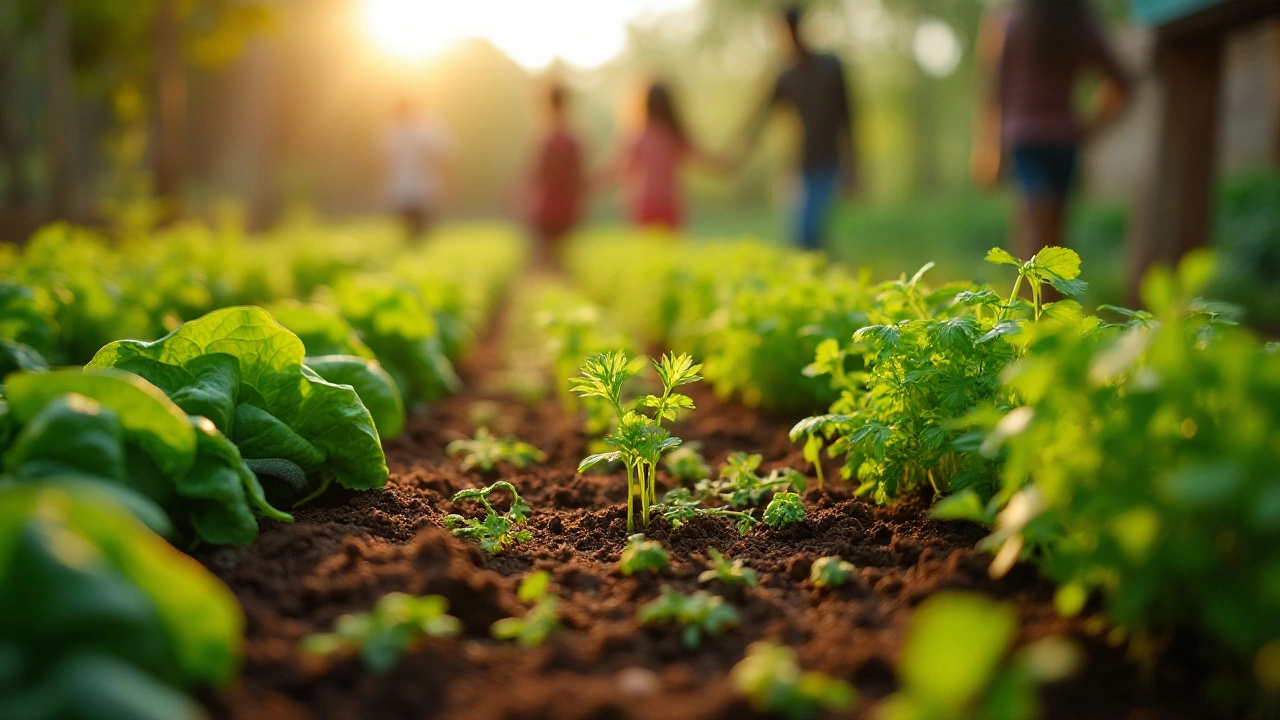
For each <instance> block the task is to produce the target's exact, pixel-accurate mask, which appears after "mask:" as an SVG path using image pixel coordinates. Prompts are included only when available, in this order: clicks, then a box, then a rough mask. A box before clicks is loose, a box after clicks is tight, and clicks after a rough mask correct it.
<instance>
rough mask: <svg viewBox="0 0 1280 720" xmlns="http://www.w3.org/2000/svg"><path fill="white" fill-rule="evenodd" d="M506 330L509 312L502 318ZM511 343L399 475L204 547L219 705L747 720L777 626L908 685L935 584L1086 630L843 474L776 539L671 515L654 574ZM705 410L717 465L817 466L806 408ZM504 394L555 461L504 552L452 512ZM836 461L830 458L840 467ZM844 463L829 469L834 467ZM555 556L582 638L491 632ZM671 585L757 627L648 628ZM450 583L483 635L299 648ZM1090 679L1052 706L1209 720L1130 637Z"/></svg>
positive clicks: (572, 624)
mask: <svg viewBox="0 0 1280 720" xmlns="http://www.w3.org/2000/svg"><path fill="white" fill-rule="evenodd" d="M499 326H500V325H499ZM501 342H502V338H501V337H500V336H499V335H498V334H494V335H492V336H490V337H488V338H486V339H484V340H483V341H482V342H481V343H480V344H479V345H478V347H477V348H476V349H475V351H474V352H473V353H472V355H471V357H470V358H469V359H468V360H467V362H466V363H464V365H463V367H462V368H461V370H462V374H463V376H464V378H465V379H466V381H467V385H466V387H467V389H466V390H465V391H464V392H463V393H461V394H460V395H458V396H456V397H453V398H449V399H447V400H444V401H442V402H439V403H437V404H436V405H434V406H432V407H431V409H430V411H429V412H428V413H427V414H425V415H422V416H419V417H416V418H414V419H413V420H412V421H411V422H410V425H409V430H408V431H407V432H406V433H405V436H404V437H402V438H400V439H398V440H396V441H394V442H391V443H389V444H388V448H387V457H388V463H389V465H390V467H391V472H392V476H391V483H390V484H389V485H388V486H387V487H386V488H384V489H382V490H378V491H373V492H368V493H363V494H358V495H352V496H349V497H345V498H337V499H334V500H333V501H331V503H330V505H329V506H328V507H317V508H311V509H307V510H303V511H301V512H299V513H297V522H296V523H293V524H291V525H283V524H276V523H270V522H268V523H266V525H265V527H264V528H263V532H262V536H261V538H260V539H259V540H258V541H257V542H255V543H254V544H253V545H251V546H248V547H241V548H234V547H227V548H220V549H215V550H212V551H208V552H205V553H203V554H201V555H200V556H199V559H200V560H201V561H202V562H204V563H205V564H206V565H207V566H208V567H209V568H210V569H212V570H213V571H214V572H215V573H217V574H218V575H219V576H220V577H222V578H223V579H224V580H225V581H226V582H227V583H228V584H229V585H230V586H231V588H232V589H233V590H234V591H235V593H236V595H237V596H238V597H239V599H240V602H241V603H242V605H243V607H244V610H245V614H246V616H247V618H248V639H247V645H246V661H245V665H244V669H243V673H242V677H241V679H240V680H239V681H238V683H237V684H236V685H235V686H234V687H233V688H232V689H231V690H230V691H229V692H227V693H225V694H223V695H222V696H220V697H217V698H211V699H210V700H209V704H210V707H211V709H212V710H213V712H214V714H215V715H217V716H221V717H231V718H271V719H273V720H287V719H289V718H335V719H336V718H343V719H352V718H433V717H441V718H468V719H470V718H476V719H483V718H530V719H532V718H548V719H550V718H556V719H564V720H568V719H571V718H655V719H657V718H661V719H662V720H677V719H679V718H723V719H724V720H729V719H730V718H744V717H752V716H753V715H752V713H751V711H750V708H749V707H748V706H747V705H746V704H745V703H744V702H743V701H741V700H739V699H737V698H736V697H735V695H734V694H733V692H732V688H731V687H730V685H729V681H728V676H727V673H728V670H729V669H730V668H731V667H732V666H733V665H734V664H735V663H736V662H737V661H738V660H740V659H741V658H742V655H743V652H744V650H745V648H746V646H747V645H748V644H750V643H751V642H753V641H755V640H758V639H763V638H770V639H774V640H778V641H781V642H785V643H786V644H789V645H791V646H793V647H795V648H796V649H797V652H798V655H799V660H800V662H801V664H802V665H803V666H804V667H805V668H806V669H816V670H821V671H824V672H827V673H830V674H832V675H834V676H837V677H841V678H846V679H848V680H850V681H852V682H854V683H855V684H856V685H857V687H858V690H859V693H860V695H861V697H862V699H863V702H862V703H861V704H860V706H859V709H858V711H856V712H855V713H854V716H857V717H866V716H867V712H866V710H867V709H868V708H869V707H870V705H871V702H870V701H872V700H875V699H877V698H880V697H882V696H884V695H886V694H888V693H889V692H891V691H892V690H893V689H894V685H895V681H894V670H893V668H894V667H895V663H896V656H897V648H898V647H899V645H900V644H901V635H902V631H903V628H904V627H905V624H906V622H907V621H908V620H909V619H910V615H911V610H912V608H913V607H914V605H915V604H917V603H918V602H919V601H920V600H921V599H923V598H924V597H926V596H927V595H929V594H930V593H932V592H935V591H938V590H942V589H948V588H954V589H967V590H978V591H982V592H985V593H988V594H990V595H992V596H995V597H998V598H1001V599H1005V600H1007V601H1010V602H1012V603H1014V604H1016V605H1017V607H1018V609H1019V610H1020V612H1021V614H1022V617H1023V620H1024V625H1023V628H1022V632H1021V635H1020V641H1024V642H1025V641H1031V640H1035V639H1038V638H1040V637H1044V636H1046V635H1049V634H1052V633H1057V632H1078V631H1079V630H1080V624H1079V623H1069V622H1066V621H1063V620H1061V619H1059V618H1057V616H1056V615H1055V613H1054V611H1053V607H1052V597H1053V596H1052V587H1051V586H1050V585H1049V584H1047V583H1045V582H1043V581H1040V580H1038V579H1037V577H1036V576H1035V573H1034V571H1033V570H1031V569H1030V568H1025V567H1019V568H1016V569H1015V571H1014V572H1013V573H1012V574H1011V575H1010V576H1009V577H1007V578H1005V579H1004V580H1002V581H1000V582H998V583H997V582H994V581H991V580H990V579H988V577H987V572H986V568H987V562H988V559H987V558H986V557H985V556H984V555H982V554H979V553H977V552H975V551H973V550H972V549H971V548H972V547H973V545H974V543H975V542H976V541H977V540H979V539H980V538H981V537H982V536H983V535H984V531H983V529H982V528H979V527H977V526H973V525H968V524H965V523H940V522H935V521H931V520H927V519H924V518H923V517H922V515H921V509H922V507H923V505H922V504H921V503H916V504H908V505H904V506H900V507H897V508H893V509H878V508H875V507H874V506H872V505H868V504H866V503H863V502H861V501H858V500H855V499H852V498H851V497H850V495H849V487H848V486H847V485H845V484H843V483H839V482H836V483H833V485H834V487H829V488H828V490H827V491H825V492H821V491H818V490H816V489H812V490H810V491H809V492H808V494H807V497H806V505H807V508H808V519H807V520H806V521H805V523H804V524H803V525H802V526H797V527H792V528H789V529H786V530H782V531H778V530H773V529H770V528H767V527H765V526H764V525H763V524H761V525H759V526H757V527H756V528H755V529H753V530H752V531H751V532H750V533H749V534H748V535H746V536H740V535H739V534H738V532H737V530H736V529H735V528H734V527H733V526H732V525H730V524H728V523H724V522H721V521H714V520H709V519H701V520H698V521H695V522H693V523H691V524H689V525H686V526H685V527H682V528H680V529H678V530H672V529H670V528H669V526H668V525H667V524H666V523H665V521H663V520H661V519H660V518H659V519H656V520H654V521H653V522H652V523H651V525H650V526H649V528H648V529H647V533H648V535H649V537H651V538H653V539H657V540H659V541H661V542H662V544H663V545H664V546H666V547H667V548H668V549H669V550H670V551H671V556H672V566H671V568H669V569H668V570H667V571H665V572H663V573H662V574H661V576H660V577H658V578H652V579H651V578H622V577H621V576H618V575H617V573H616V572H615V567H616V563H617V559H618V555H619V553H620V551H621V549H622V547H623V544H624V541H625V538H626V531H625V511H624V508H623V505H622V501H623V497H624V495H625V492H626V490H625V482H624V480H623V478H622V477H621V476H620V475H613V476H586V477H584V476H580V475H578V474H577V473H576V471H575V468H576V465H577V462H578V461H579V460H580V459H581V458H582V456H583V455H584V454H585V451H586V440H585V438H584V437H583V436H582V435H581V430H580V427H579V426H578V424H577V423H576V422H573V421H571V420H570V419H569V418H566V417H565V415H564V414H563V413H562V412H561V410H560V408H559V406H558V404H557V403H556V402H555V401H554V400H550V399H549V400H547V401H545V402H543V403H541V404H539V405H537V406H536V407H532V408H531V407H526V406H524V405H521V404H520V403H518V402H516V401H514V400H511V399H510V398H507V397H504V396H502V395H501V394H500V393H497V392H495V391H493V390H491V389H487V386H489V385H492V383H489V382H488V380H489V379H491V378H492V377H493V375H494V374H495V373H496V372H497V371H499V370H500V369H501V368H502V354H501ZM693 394H694V395H695V399H696V400H697V402H698V405H699V409H698V411H697V412H696V413H695V415H694V418H693V419H692V420H691V421H689V422H686V423H684V424H683V425H681V426H678V427H677V428H676V434H678V435H679V436H681V437H684V438H686V439H689V440H698V441H700V442H701V443H702V445H703V451H704V454H705V455H706V457H707V460H708V461H709V462H711V463H712V466H713V467H718V466H719V464H720V463H721V462H722V461H723V460H724V458H725V457H726V456H727V455H728V454H729V453H730V452H732V451H734V450H748V451H750V452H757V453H762V454H763V455H764V457H765V468H766V469H767V468H772V467H777V466H782V465H791V466H793V467H797V468H803V467H804V464H803V461H802V457H801V454H800V452H799V451H798V450H797V449H796V448H794V447H792V446H791V444H790V443H789V442H787V439H786V431H787V429H788V428H789V427H790V425H791V424H792V422H793V421H794V420H795V418H786V417H773V416H769V415H766V414H761V413H757V412H754V411H751V410H748V409H745V408H742V407H740V406H737V405H733V404H723V403H718V402H716V401H715V400H714V398H712V397H710V396H709V395H708V394H707V393H705V392H701V393H699V392H695V393H693ZM479 400H486V401H491V402H493V403H496V405H497V407H498V408H499V409H500V411H501V414H500V418H501V419H502V420H503V422H504V424H505V425H506V426H505V427H502V426H500V427H499V428H496V429H497V430H499V431H500V432H511V433H514V434H515V435H517V436H518V437H520V438H521V439H522V440H526V441H528V442H531V443H533V444H534V445H536V446H537V447H539V448H541V449H543V450H544V451H545V452H546V453H547V456H548V457H547V461H546V462H545V463H543V464H541V465H539V466H536V467H534V468H531V469H530V470H527V471H519V472H514V473H510V474H504V475H502V477H504V478H506V479H509V480H511V481H512V482H514V483H515V484H516V486H517V487H518V488H519V489H520V491H521V494H522V496H524V497H525V498H526V499H527V501H528V502H529V504H530V505H531V506H532V507H533V510H534V513H533V515H532V517H531V519H530V521H529V526H530V529H531V530H532V532H533V540H532V542H530V543H528V544H526V545H522V546H520V547H518V548H516V549H513V550H510V551H508V552H507V553H505V554H503V555H500V556H486V555H484V554H483V553H481V552H480V551H479V550H478V549H476V548H475V547H474V546H472V545H470V544H468V543H466V542H464V541H461V540H458V539H455V538H453V537H452V536H451V535H449V534H448V533H447V532H445V531H444V530H441V529H440V528H439V521H440V518H441V517H443V516H444V515H445V514H448V513H450V512H455V511H456V512H469V511H472V510H473V509H472V508H455V507H454V506H453V504H452V503H451V502H449V500H448V498H449V497H450V496H451V495H452V494H453V493H454V492H455V491H457V490H460V489H462V488H465V487H474V486H479V485H483V484H487V483H488V482H491V481H492V480H494V479H496V476H490V477H482V476H479V475H476V474H471V475H466V474H463V473H460V472H459V471H458V469H457V462H456V461H455V460H453V459H451V458H448V457H447V456H446V455H445V453H444V446H445V444H446V443H447V442H448V441H450V440H453V439H456V438H458V437H462V436H464V435H470V434H471V433H472V432H473V427H472V424H471V421H470V419H469V414H470V412H471V408H472V407H473V405H474V403H475V402H476V401H479ZM834 469H835V468H834V467H831V468H828V470H829V471H834ZM831 476H832V474H831V473H829V475H828V477H831ZM708 547H716V548H718V549H720V550H721V551H723V552H724V553H725V555H726V556H728V557H731V558H744V559H746V560H747V561H748V563H749V564H750V566H751V567H753V568H755V569H756V571H757V572H758V573H759V575H760V584H759V586H758V587H756V588H754V589H738V590H728V589H726V588H723V587H720V586H718V585H712V586H710V587H708V586H705V585H699V583H698V581H697V576H698V574H699V573H700V572H702V571H703V570H705V569H706V568H707V566H708V564H707V560H706V549H707V548H708ZM837 554H838V555H840V556H842V557H843V558H844V559H846V560H849V561H851V562H853V563H854V564H855V565H856V566H857V568H858V572H857V577H856V579H855V580H852V581H850V582H849V583H848V584H847V585H846V586H844V587H843V588H840V589H839V590H835V591H830V592H819V591H817V590H815V589H814V588H812V587H811V586H810V583H809V581H808V580H807V578H808V575H809V567H810V564H811V563H812V561H813V559H815V558H817V557H821V556H823V555H837ZM532 569H546V570H548V571H550V572H551V573H552V575H553V578H554V589H555V591H556V592H558V593H559V594H560V596H561V598H562V605H561V608H562V618H563V623H564V626H565V632H562V633H561V634H559V635H557V636H555V637H553V638H552V639H551V640H550V641H548V642H547V643H546V644H544V645H543V646H541V647H539V648H536V649H532V650H521V649H518V648H515V647H513V646H509V645H504V644H501V643H498V642H496V641H493V640H491V639H489V635H488V629H489V625H490V624H491V623H492V622H493V621H495V620H497V619H499V618H502V617H507V616H509V615H515V614H520V613H521V612H522V610H521V605H520V603H519V602H518V600H517V599H516V597H515V588H516V584H517V583H518V581H519V579H520V577H522V576H523V575H524V574H526V573H527V572H528V571H530V570H532ZM663 584H669V585H672V586H673V587H675V588H676V589H678V590H680V591H682V592H692V591H694V590H696V589H700V588H704V589H710V590H712V591H713V592H716V593H718V594H723V595H724V596H725V598H726V599H727V600H728V601H729V602H730V603H732V604H733V605H734V606H735V607H736V608H737V609H738V611H739V613H740V614H741V616H742V623H741V625H739V626H738V627H737V628H735V629H733V630H730V631H728V632H726V633H725V634H723V635H721V636H719V637H715V638H710V639H708V640H705V641H704V642H703V644H702V647H701V648H700V649H699V650H697V651H689V650H686V649H684V648H683V647H682V646H681V644H680V642H679V638H678V631H677V630H672V629H648V628H641V627H638V625H637V623H636V622H635V619H634V618H635V613H636V610H637V609H638V607H639V606H640V605H642V604H644V603H645V602H648V601H649V600H651V599H653V598H654V597H656V596H657V595H658V593H659V591H660V587H661V586H662V585H663ZM393 591H402V592H408V593H412V594H428V593H435V594H440V595H444V596H445V597H446V598H448V599H449V602H450V612H451V613H452V614H454V615H456V616H457V617H459V618H460V619H461V620H462V621H463V623H464V625H465V632H464V633H463V635H462V636H461V637H459V638H456V639H450V640H438V641H432V642H430V643H428V644H427V645H426V646H425V647H424V648H423V649H422V650H420V651H419V652H416V653H414V654H411V655H409V656H406V657H405V658H404V659H403V660H402V661H401V663H400V664H399V665H398V666H397V667H396V668H395V669H394V670H392V671H391V672H389V673H387V674H385V675H381V676H379V675H374V674H372V673H370V672H368V671H366V670H365V669H364V668H363V667H362V666H361V665H360V664H359V663H358V662H356V661H355V660H351V659H347V660H338V661H336V662H326V661H319V660H317V659H314V658H309V657H306V656H304V655H302V654H301V653H300V652H299V649H298V646H299V642H300V641H301V639H302V638H303V637H305V636H306V635H307V634H309V633H312V632H317V631H323V630H328V629H329V628H331V626H332V624H333V622H334V620H335V619H336V618H337V617H338V616H339V615H341V614H343V613H347V612H353V611H361V610H367V609H369V608H370V607H371V606H372V605H373V604H374V603H375V602H376V601H377V600H378V599H379V598H380V597H382V596H383V595H384V594H386V593H388V592H393ZM1086 646H1087V648H1088V652H1089V662H1088V664H1087V669H1086V671H1085V673H1084V674H1083V675H1081V676H1079V677H1077V678H1076V679H1074V680H1071V681H1068V682H1066V683H1062V684H1060V685H1058V686H1054V687H1051V688H1048V689H1047V690H1046V694H1045V699H1046V704H1047V705H1049V707H1048V710H1049V713H1048V716H1049V717H1051V718H1063V719H1066V718H1116V719H1122V718H1124V719H1130V720H1137V719H1139V718H1198V717H1208V715H1206V714H1204V713H1202V712H1200V711H1197V710H1196V709H1195V707H1196V705H1195V703H1194V690H1193V689H1192V688H1193V687H1195V685H1194V684H1193V683H1192V682H1191V677H1192V673H1191V672H1190V671H1187V672H1185V673H1180V672H1179V670H1178V668H1177V667H1167V668H1166V667H1164V666H1162V667H1161V668H1160V672H1158V673H1157V674H1156V676H1155V679H1154V681H1153V682H1152V684H1142V683H1140V682H1139V680H1138V674H1137V672H1136V671H1135V670H1133V669H1132V668H1131V667H1130V666H1128V665H1126V664H1124V663H1123V662H1122V659H1121V654H1120V652H1119V651H1117V650H1112V649H1108V648H1106V647H1105V646H1103V645H1102V644H1101V643H1099V642H1096V641H1086Z"/></svg>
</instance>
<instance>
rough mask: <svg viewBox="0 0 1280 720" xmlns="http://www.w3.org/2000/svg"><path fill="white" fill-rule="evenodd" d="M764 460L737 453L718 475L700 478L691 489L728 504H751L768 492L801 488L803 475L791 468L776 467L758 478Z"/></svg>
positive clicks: (757, 502)
mask: <svg viewBox="0 0 1280 720" xmlns="http://www.w3.org/2000/svg"><path fill="white" fill-rule="evenodd" d="M763 461H764V457H763V456H761V455H748V454H746V453H744V452H736V453H734V454H732V455H730V456H729V458H728V459H727V460H726V461H725V464H724V467H722V468H720V477H718V478H717V479H715V480H711V479H706V480H703V481H702V482H699V483H698V484H697V486H695V488H694V489H695V491H696V493H697V494H699V495H702V496H704V497H707V496H712V495H714V496H716V497H719V498H720V499H721V500H723V501H725V502H726V503H728V504H729V506H730V507H754V506H757V505H759V504H760V503H761V502H763V501H764V498H765V496H767V495H769V494H770V493H777V492H781V491H785V490H799V491H803V490H804V488H805V485H806V483H805V479H804V476H803V475H801V474H800V473H798V472H796V471H795V470H792V469H791V468H778V469H775V470H772V471H771V472H770V473H769V474H768V475H767V476H764V477H761V475H760V473H759V470H760V464H761V463H762V462H763Z"/></svg>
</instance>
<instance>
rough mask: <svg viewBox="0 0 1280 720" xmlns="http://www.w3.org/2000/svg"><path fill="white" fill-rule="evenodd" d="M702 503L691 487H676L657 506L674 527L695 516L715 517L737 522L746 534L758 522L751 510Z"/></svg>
mask: <svg viewBox="0 0 1280 720" xmlns="http://www.w3.org/2000/svg"><path fill="white" fill-rule="evenodd" d="M701 503H702V501H701V500H695V499H694V498H693V494H692V493H690V492H689V488H675V489H673V490H668V491H667V492H666V493H665V494H664V495H663V496H662V502H661V503H660V504H659V505H658V506H657V507H658V511H659V512H660V513H662V517H664V518H666V520H667V522H669V523H671V527H673V528H679V527H681V526H682V525H684V524H685V523H687V522H689V521H690V520H693V519H694V518H695V517H699V516H703V517H714V518H723V519H725V520H732V521H734V522H736V523H737V524H738V532H740V533H742V534H743V535H746V534H747V533H749V532H751V528H753V527H755V524H756V523H757V522H758V521H757V520H756V519H755V518H754V517H752V515H751V513H749V512H739V511H737V510H731V509H729V508H728V507H718V508H703V507H699V505H700V504H701Z"/></svg>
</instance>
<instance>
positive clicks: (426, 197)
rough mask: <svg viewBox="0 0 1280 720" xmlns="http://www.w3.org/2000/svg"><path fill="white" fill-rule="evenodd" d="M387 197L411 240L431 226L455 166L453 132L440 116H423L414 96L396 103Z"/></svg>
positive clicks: (388, 147)
mask: <svg viewBox="0 0 1280 720" xmlns="http://www.w3.org/2000/svg"><path fill="white" fill-rule="evenodd" d="M384 150H385V152H386V172H387V197H388V202H389V203H390V205H391V209H392V210H393V211H394V212H395V213H396V215H398V216H399V217H400V219H401V221H402V222H403V223H404V227H405V231H406V233H407V234H408V236H409V239H410V240H417V239H419V238H421V237H422V235H423V234H424V233H426V232H427V230H428V229H430V227H431V224H432V222H433V221H434V220H435V219H436V217H437V215H438V214H439V210H440V203H441V200H442V197H443V193H444V179H445V175H446V173H447V172H448V171H449V169H450V168H451V166H452V162H453V155H454V140H453V134H452V133H450V132H449V128H448V127H447V126H446V125H445V124H444V121H442V120H441V119H440V118H439V117H437V116H435V115H427V116H423V115H422V114H421V113H420V112H419V111H418V108H417V106H416V105H415V104H414V102H413V101H412V100H408V99H405V100H401V101H400V102H399V103H398V104H397V105H396V110H395V117H394V118H393V120H392V122H391V126H390V127H389V128H388V130H387V136H386V144H385V148H384Z"/></svg>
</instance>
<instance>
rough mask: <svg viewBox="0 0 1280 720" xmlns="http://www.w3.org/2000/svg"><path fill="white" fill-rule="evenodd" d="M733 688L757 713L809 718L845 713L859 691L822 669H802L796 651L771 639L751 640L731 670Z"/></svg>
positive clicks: (800, 718)
mask: <svg viewBox="0 0 1280 720" xmlns="http://www.w3.org/2000/svg"><path fill="white" fill-rule="evenodd" d="M730 679H731V680H732V681H733V687H734V689H735V690H737V691H738V692H739V693H740V694H742V695H744V696H745V697H746V698H747V700H749V701H750V702H751V706H752V707H753V708H755V710H756V711H757V712H769V713H776V714H778V715H781V716H782V717H785V718H789V719H790V720H807V719H808V718H812V717H814V716H816V715H817V714H818V713H820V712H823V711H828V712H843V711H847V710H849V709H850V708H852V707H853V706H854V703H855V702H856V700H857V697H858V695H857V693H856V692H855V691H854V689H853V687H852V686H851V685H849V683H847V682H844V681H842V680H836V679H834V678H832V677H830V676H828V675H824V674H823V673H819V672H814V671H810V672H802V671H801V670H800V666H799V664H798V663H797V662H796V654H795V651H794V650H792V649H791V648H789V647H786V646H784V645H777V644H775V643H771V642H756V643H752V644H751V646H750V647H748V648H747V654H746V657H744V658H743V659H742V660H741V661H739V662H738V664H737V665H734V666H733V670H732V671H731V672H730Z"/></svg>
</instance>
